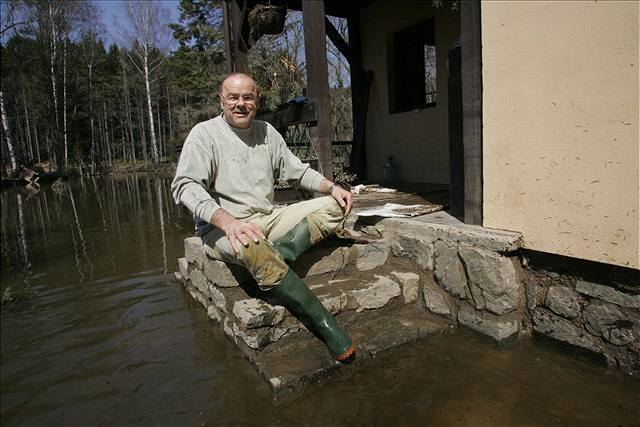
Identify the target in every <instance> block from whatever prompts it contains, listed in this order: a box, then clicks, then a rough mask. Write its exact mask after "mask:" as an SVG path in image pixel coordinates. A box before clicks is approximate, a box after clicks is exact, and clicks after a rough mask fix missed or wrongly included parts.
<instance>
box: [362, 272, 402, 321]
mask: <svg viewBox="0 0 640 427" xmlns="http://www.w3.org/2000/svg"><path fill="white" fill-rule="evenodd" d="M376 279H377V280H376V281H375V282H373V283H371V284H369V285H368V286H367V287H366V288H364V289H358V290H355V291H352V292H351V295H352V297H353V298H354V299H355V301H356V303H357V305H358V308H357V310H356V311H357V312H360V311H363V310H368V309H375V308H380V307H384V306H385V305H386V304H387V303H388V302H389V301H390V300H391V299H392V298H395V297H397V296H398V295H400V293H401V290H400V286H399V285H398V284H397V283H396V282H394V281H393V280H391V279H389V278H388V277H384V276H379V275H377V274H376Z"/></svg>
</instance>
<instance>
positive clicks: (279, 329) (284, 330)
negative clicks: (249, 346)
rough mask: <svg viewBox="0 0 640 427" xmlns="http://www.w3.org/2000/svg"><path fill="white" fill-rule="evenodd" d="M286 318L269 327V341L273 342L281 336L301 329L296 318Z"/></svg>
mask: <svg viewBox="0 0 640 427" xmlns="http://www.w3.org/2000/svg"><path fill="white" fill-rule="evenodd" d="M288 319H290V320H289V321H284V322H282V323H279V324H277V325H276V326H274V327H272V328H271V330H270V332H269V340H270V342H272V343H274V342H276V341H278V340H279V339H281V338H283V337H286V336H289V335H291V334H294V333H296V332H298V331H300V329H301V327H300V326H301V324H300V322H298V320H297V319H296V318H294V317H290V318H288Z"/></svg>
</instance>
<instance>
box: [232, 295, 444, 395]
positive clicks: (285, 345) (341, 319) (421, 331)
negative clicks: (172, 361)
mask: <svg viewBox="0 0 640 427" xmlns="http://www.w3.org/2000/svg"><path fill="white" fill-rule="evenodd" d="M337 321H338V323H339V324H340V325H341V326H342V327H344V328H345V330H346V331H347V333H348V334H349V335H350V336H351V338H352V339H353V341H354V342H355V343H356V357H355V360H354V361H353V362H352V363H351V365H353V366H356V365H357V364H359V363H362V362H363V361H365V360H367V359H370V358H372V357H375V356H376V355H378V354H379V353H381V352H383V351H385V350H389V349H391V348H394V347H397V346H400V345H403V344H406V343H409V342H412V341H416V340H419V339H425V338H427V337H429V336H431V335H434V334H439V333H443V332H444V331H446V330H447V329H448V325H447V324H446V323H445V322H443V321H442V320H441V319H438V318H436V317H434V316H432V315H430V314H429V313H428V312H426V311H425V310H424V308H423V307H420V306H419V305H417V304H412V305H403V306H402V307H395V308H392V307H385V308H383V309H380V310H376V311H372V312H369V313H368V315H367V316H366V317H362V315H361V314H357V313H355V312H353V311H348V312H345V313H343V314H341V315H340V316H338V317H337ZM245 356H246V357H247V358H248V359H249V360H250V361H251V362H252V364H253V365H254V366H255V368H256V370H257V371H258V372H259V373H260V374H261V375H262V376H263V377H264V378H265V379H266V380H267V381H269V384H270V385H271V387H272V389H273V391H274V392H276V393H282V392H288V391H293V390H298V389H300V388H303V387H304V386H306V385H308V384H311V383H317V382H319V381H323V380H325V379H327V378H328V377H330V376H331V375H332V374H334V373H337V372H339V371H341V370H349V369H350V368H351V366H350V365H342V364H341V363H339V362H336V361H335V360H333V359H332V358H331V356H330V355H329V353H328V352H327V350H326V348H325V346H324V344H323V343H322V342H321V341H320V340H318V339H317V338H315V337H314V336H313V335H311V334H310V333H308V332H306V333H304V334H296V335H295V336H291V337H287V338H285V339H283V340H281V341H280V342H279V343H278V346H273V347H267V348H266V349H265V350H263V351H261V352H245Z"/></svg>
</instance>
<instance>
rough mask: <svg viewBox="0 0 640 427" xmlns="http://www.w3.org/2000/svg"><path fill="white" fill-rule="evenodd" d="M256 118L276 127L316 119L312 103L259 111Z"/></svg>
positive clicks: (309, 121) (279, 127) (284, 126)
mask: <svg viewBox="0 0 640 427" xmlns="http://www.w3.org/2000/svg"><path fill="white" fill-rule="evenodd" d="M256 119H258V120H264V121H265V122H269V123H271V124H272V125H273V127H274V128H276V129H281V128H286V127H288V126H293V125H297V124H300V123H311V122H315V121H316V113H315V110H314V108H313V104H309V103H306V104H300V105H291V106H289V107H287V108H285V109H283V110H280V111H273V112H267V113H259V114H257V115H256Z"/></svg>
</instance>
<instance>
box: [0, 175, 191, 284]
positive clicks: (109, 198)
mask: <svg viewBox="0 0 640 427" xmlns="http://www.w3.org/2000/svg"><path fill="white" fill-rule="evenodd" d="M170 194H171V192H170V179H169V178H156V177H153V176H148V175H131V176H125V177H110V178H100V177H98V178H96V177H91V178H84V179H77V180H72V181H69V182H67V183H64V184H56V185H54V186H41V187H40V188H35V187H34V188H29V189H27V188H13V189H8V190H4V191H2V195H1V199H2V265H3V268H2V275H1V277H2V281H1V285H0V286H1V287H2V290H3V291H4V290H5V289H7V288H8V287H11V291H12V292H14V293H15V294H16V295H20V294H26V293H25V291H26V288H25V287H26V286H27V285H28V283H29V280H30V277H31V276H32V275H33V274H34V273H44V274H50V272H48V271H47V269H48V268H49V267H50V266H52V265H54V267H55V268H56V269H61V268H62V267H64V269H69V268H71V269H72V270H73V271H74V274H73V276H75V277H74V280H77V281H79V282H81V283H90V282H92V281H93V280H95V279H96V278H102V277H109V276H110V275H121V274H123V273H132V272H140V271H147V270H154V269H157V268H161V269H162V272H163V273H167V272H169V271H171V270H172V268H170V265H172V263H174V261H175V259H176V258H177V257H178V256H180V253H179V250H180V249H181V248H182V242H181V239H182V238H184V237H185V236H186V235H188V234H189V233H190V232H191V224H192V222H191V218H190V215H189V214H188V212H186V211H185V210H184V208H181V207H178V206H176V205H175V204H174V203H173V201H172V200H170ZM172 225H173V226H172ZM168 226H172V230H171V231H168V230H167V227H168ZM169 246H173V247H172V248H169ZM169 252H171V254H170V253H169ZM121 253H126V254H128V257H127V259H125V260H120V259H119V258H120V256H119V254H121ZM33 268H35V269H36V270H37V271H35V272H33V271H32V269H33ZM68 280H69V277H68V276H67V277H65V279H64V280H63V281H65V282H66V281H68ZM49 284H50V285H53V286H55V283H49Z"/></svg>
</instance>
